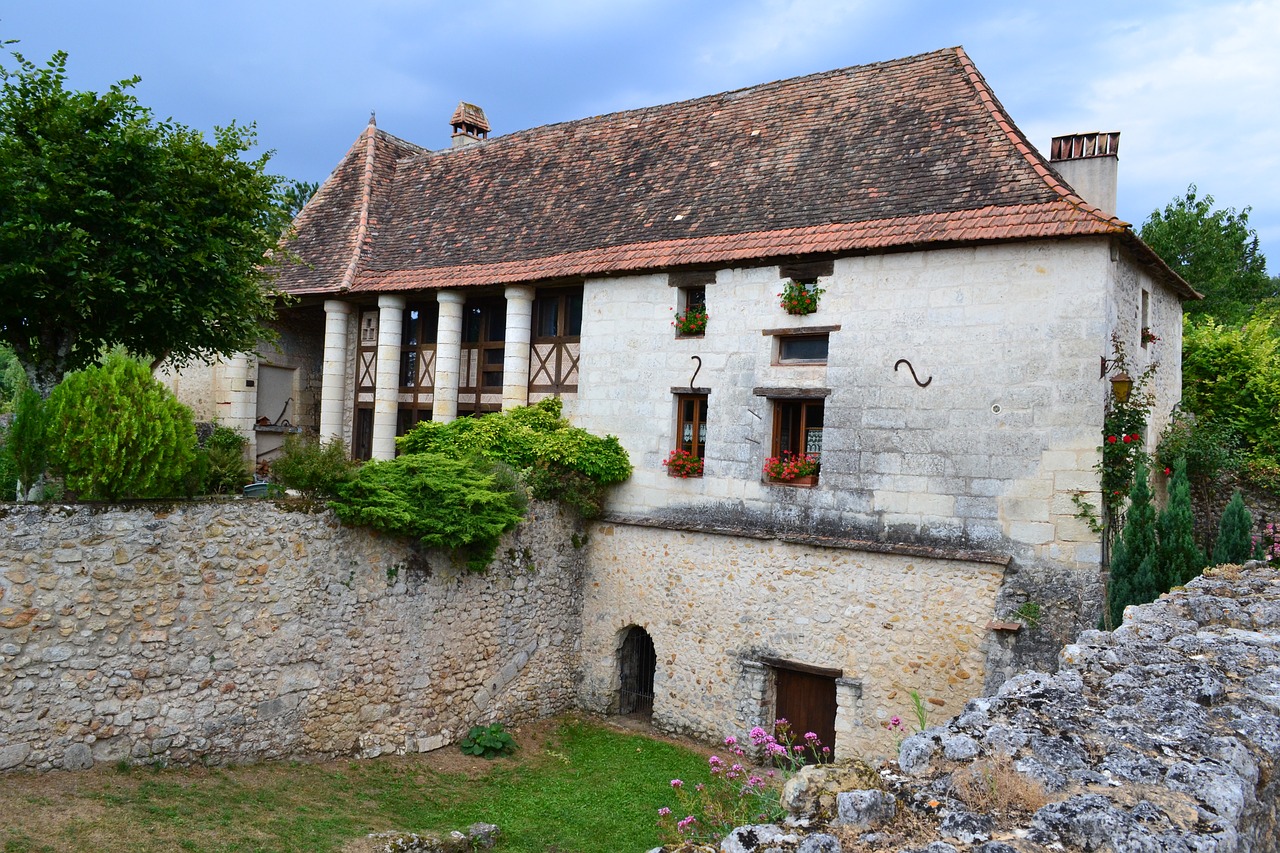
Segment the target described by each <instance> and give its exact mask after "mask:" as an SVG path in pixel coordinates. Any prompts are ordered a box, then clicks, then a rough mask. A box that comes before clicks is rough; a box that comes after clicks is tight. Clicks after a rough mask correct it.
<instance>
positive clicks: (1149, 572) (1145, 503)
mask: <svg viewBox="0 0 1280 853" xmlns="http://www.w3.org/2000/svg"><path fill="white" fill-rule="evenodd" d="M1155 560H1156V510H1155V507H1154V506H1152V505H1151V486H1150V484H1149V483H1148V478H1147V466H1146V464H1145V463H1139V464H1138V468H1137V470H1136V471H1134V474H1133V486H1132V488H1130V490H1129V512H1128V513H1127V514H1126V515H1125V522H1124V529H1123V530H1121V531H1120V535H1119V536H1118V537H1116V544H1115V547H1114V548H1113V549H1112V552H1111V582H1110V586H1109V588H1108V590H1107V605H1108V616H1109V617H1110V619H1109V625H1110V626H1111V627H1112V628H1115V627H1117V626H1118V625H1119V624H1120V623H1121V621H1123V617H1124V609H1125V608H1126V607H1128V606H1129V605H1130V604H1146V603H1147V602H1149V601H1155V600H1156V596H1158V595H1159V594H1160V593H1161V592H1162V590H1161V589H1159V588H1158V586H1157V583H1156V576H1155V568H1154V567H1155Z"/></svg>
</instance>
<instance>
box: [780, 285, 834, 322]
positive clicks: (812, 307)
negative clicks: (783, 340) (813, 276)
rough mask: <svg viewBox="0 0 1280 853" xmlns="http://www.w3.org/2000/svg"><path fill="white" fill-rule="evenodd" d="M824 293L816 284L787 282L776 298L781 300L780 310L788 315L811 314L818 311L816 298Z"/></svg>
mask: <svg viewBox="0 0 1280 853" xmlns="http://www.w3.org/2000/svg"><path fill="white" fill-rule="evenodd" d="M824 293H826V291H825V290H823V289H822V288H821V287H818V285H817V283H816V282H815V283H813V284H805V283H804V282H800V281H795V280H792V281H788V282H787V283H786V284H784V285H783V286H782V292H781V293H779V294H778V297H779V298H780V299H781V300H782V302H781V305H782V310H783V311H786V312H787V313H788V314H797V315H804V314H812V313H813V312H814V311H817V310H818V297H819V296H821V295H822V294H824Z"/></svg>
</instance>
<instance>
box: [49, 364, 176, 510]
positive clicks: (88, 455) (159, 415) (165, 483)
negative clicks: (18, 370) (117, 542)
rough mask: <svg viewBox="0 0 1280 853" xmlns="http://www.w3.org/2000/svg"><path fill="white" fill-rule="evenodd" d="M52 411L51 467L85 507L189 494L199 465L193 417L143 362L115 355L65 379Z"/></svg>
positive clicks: (52, 398) (51, 399) (52, 400)
mask: <svg viewBox="0 0 1280 853" xmlns="http://www.w3.org/2000/svg"><path fill="white" fill-rule="evenodd" d="M46 406H47V414H48V433H47V434H48V438H49V463H50V466H51V468H52V469H53V470H54V471H55V472H57V473H59V474H61V475H62V476H63V477H64V478H65V480H66V487H67V489H68V491H70V492H74V493H75V494H76V495H77V496H78V497H80V498H83V499H86V500H118V499H121V498H155V497H169V496H174V495H178V494H180V493H183V492H184V491H186V488H185V483H186V477H187V474H188V472H189V470H190V469H191V467H192V465H193V464H194V463H195V458H196V433H195V424H194V423H193V422H192V420H191V411H190V410H189V409H188V408H187V407H186V406H184V405H182V404H181V403H179V402H178V401H177V399H175V398H174V396H173V394H172V393H171V392H170V391H169V390H168V389H167V388H165V387H164V386H163V385H161V384H160V383H159V382H157V381H155V379H153V378H152V377H151V372H150V371H149V370H148V369H147V368H146V367H144V366H143V365H141V364H139V363H138V362H137V361H135V360H133V359H131V358H129V357H127V356H125V355H123V354H122V353H120V352H113V353H111V354H110V355H108V356H107V358H106V359H105V360H104V362H103V364H102V365H101V366H100V367H89V368H86V369H84V370H80V371H76V372H75V373H69V374H67V377H66V379H64V380H63V381H62V383H61V384H59V385H58V387H57V388H55V389H54V391H53V394H52V395H51V396H50V397H49V400H48V402H47V403H46Z"/></svg>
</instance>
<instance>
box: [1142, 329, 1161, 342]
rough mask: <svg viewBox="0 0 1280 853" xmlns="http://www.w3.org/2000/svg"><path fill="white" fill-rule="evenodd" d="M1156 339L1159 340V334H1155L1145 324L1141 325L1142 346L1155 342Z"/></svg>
mask: <svg viewBox="0 0 1280 853" xmlns="http://www.w3.org/2000/svg"><path fill="white" fill-rule="evenodd" d="M1158 340H1160V336H1159V335H1157V334H1156V333H1155V332H1153V331H1151V329H1150V328H1148V327H1147V326H1143V327H1142V345H1143V346H1144V347H1145V346H1146V345H1147V344H1154V343H1155V342H1156V341H1158Z"/></svg>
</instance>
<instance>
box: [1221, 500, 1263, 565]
mask: <svg viewBox="0 0 1280 853" xmlns="http://www.w3.org/2000/svg"><path fill="white" fill-rule="evenodd" d="M1253 550H1254V548H1253V516H1252V515H1251V514H1250V513H1249V510H1248V509H1246V508H1245V505H1244V496H1243V495H1241V494H1240V490H1239V489H1237V490H1236V493H1235V494H1233V495H1232V496H1231V501H1230V502H1229V503H1228V504H1227V508H1226V509H1225V510H1223V513H1222V520H1221V521H1220V522H1219V523H1218V541H1217V542H1215V543H1214V545H1213V562H1214V563H1215V564H1216V565H1219V566H1221V565H1223V564H1225V563H1243V562H1244V561H1245V560H1247V559H1249V558H1250V557H1251V556H1252V555H1253Z"/></svg>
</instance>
